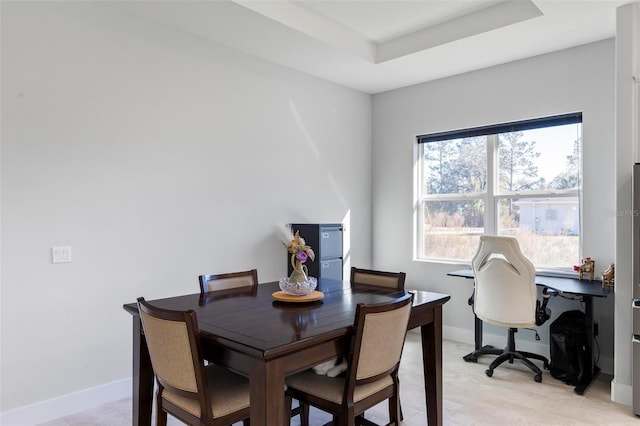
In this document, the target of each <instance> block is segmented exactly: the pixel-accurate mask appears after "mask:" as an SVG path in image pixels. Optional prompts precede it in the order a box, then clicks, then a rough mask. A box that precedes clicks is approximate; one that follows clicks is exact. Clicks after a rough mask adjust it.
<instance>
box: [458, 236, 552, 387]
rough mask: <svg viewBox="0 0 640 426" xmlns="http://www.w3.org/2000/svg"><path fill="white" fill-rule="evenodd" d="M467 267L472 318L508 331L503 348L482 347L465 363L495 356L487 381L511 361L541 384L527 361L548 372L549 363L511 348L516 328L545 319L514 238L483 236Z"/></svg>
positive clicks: (527, 265)
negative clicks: (472, 284) (470, 274)
mask: <svg viewBox="0 0 640 426" xmlns="http://www.w3.org/2000/svg"><path fill="white" fill-rule="evenodd" d="M471 266H472V268H473V272H474V275H475V288H474V294H473V300H474V305H473V309H474V312H475V314H476V316H477V317H478V318H479V319H481V320H482V321H486V322H488V323H490V324H494V325H498V326H501V327H507V328H509V336H508V340H507V346H506V348H504V349H502V350H500V349H495V348H493V347H492V346H485V347H483V348H480V349H478V350H476V351H475V352H473V353H472V354H470V355H469V356H468V357H465V360H467V361H473V362H475V361H477V357H478V356H480V355H485V354H492V355H498V357H497V358H496V359H495V360H494V361H493V362H492V363H491V365H490V366H489V368H488V369H487V370H486V371H485V372H486V374H487V376H489V377H491V376H492V375H493V370H494V369H495V368H497V367H498V366H499V365H500V364H502V363H503V362H505V361H509V363H513V360H514V359H519V360H520V361H522V362H523V363H524V364H525V365H526V366H527V367H529V368H530V369H531V370H532V371H533V372H534V373H535V376H534V379H535V381H536V382H541V381H542V371H541V370H540V368H538V367H537V366H536V365H535V364H534V363H533V362H531V361H530V360H529V359H528V358H532V359H537V360H540V361H543V362H544V368H545V369H548V368H549V360H548V359H547V358H545V357H544V356H542V355H538V354H534V353H530V352H522V351H516V348H515V333H516V332H517V331H518V328H531V327H534V326H536V325H541V322H544V321H545V320H546V319H547V318H548V315H540V314H539V313H540V310H541V309H542V311H543V313H545V311H546V303H544V304H542V305H541V304H539V303H537V302H538V301H537V294H538V293H537V289H536V284H535V274H536V272H535V268H534V266H533V264H532V263H531V262H530V261H529V259H527V258H526V257H525V256H524V255H523V254H522V252H521V251H520V246H519V245H518V240H516V239H515V238H513V237H497V236H487V235H483V236H481V237H480V244H479V246H478V251H477V252H476V254H475V256H474V257H473V259H472V261H471ZM545 317H546V318H545ZM541 318H542V320H541Z"/></svg>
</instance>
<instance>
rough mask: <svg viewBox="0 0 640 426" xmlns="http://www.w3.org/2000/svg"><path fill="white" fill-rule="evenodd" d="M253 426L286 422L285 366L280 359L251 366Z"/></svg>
mask: <svg viewBox="0 0 640 426" xmlns="http://www.w3.org/2000/svg"><path fill="white" fill-rule="evenodd" d="M249 377H251V380H249V382H250V384H251V396H250V401H251V402H250V411H249V412H250V420H251V426H268V425H282V424H284V368H283V366H282V361H281V360H280V359H276V360H272V361H266V362H260V361H259V360H256V361H255V362H254V363H253V366H252V367H251V371H250V376H249Z"/></svg>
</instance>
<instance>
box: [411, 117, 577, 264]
mask: <svg viewBox="0 0 640 426" xmlns="http://www.w3.org/2000/svg"><path fill="white" fill-rule="evenodd" d="M581 131H582V114H580V113H575V114H566V115H561V116H554V117H546V118H540V119H534V120H527V121H520V122H516V123H506V124H498V125H494V126H485V127H480V128H473V129H465V130H460V131H452V132H444V133H438V134H431V135H423V136H418V138H417V140H418V149H417V153H418V158H417V162H416V166H417V169H416V176H417V182H416V194H417V203H416V208H417V215H416V217H417V221H416V222H417V223H416V233H417V238H416V241H417V247H416V257H417V258H418V259H438V260H454V261H460V260H463V261H469V260H470V259H471V258H472V257H473V255H474V254H475V252H476V249H477V247H478V241H479V236H480V235H482V234H488V235H511V236H515V237H517V238H518V241H519V243H520V247H521V248H522V251H523V252H524V253H525V255H526V256H527V257H529V259H531V261H532V262H533V263H534V264H535V265H536V268H538V269H552V268H560V267H568V266H571V265H574V264H577V263H579V260H580V194H581V188H582V180H581V175H582V166H581V164H582V162H581V157H582V133H581Z"/></svg>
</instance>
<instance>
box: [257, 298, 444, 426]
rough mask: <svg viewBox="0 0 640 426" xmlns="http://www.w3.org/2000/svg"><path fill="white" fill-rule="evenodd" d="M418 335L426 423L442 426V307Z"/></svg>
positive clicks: (436, 308) (434, 313)
mask: <svg viewBox="0 0 640 426" xmlns="http://www.w3.org/2000/svg"><path fill="white" fill-rule="evenodd" d="M420 334H421V336H422V368H423V371H424V390H425V399H426V401H425V402H426V405H427V423H428V424H429V425H430V426H442V305H439V306H437V307H435V308H434V310H433V322H431V323H428V324H425V325H423V326H422V327H420ZM252 425H253V423H252Z"/></svg>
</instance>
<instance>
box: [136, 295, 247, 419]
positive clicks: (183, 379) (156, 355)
mask: <svg viewBox="0 0 640 426" xmlns="http://www.w3.org/2000/svg"><path fill="white" fill-rule="evenodd" d="M138 310H139V312H140V319H141V321H142V327H143V330H144V334H145V338H146V341H147V346H148V348H149V356H150V358H151V366H152V368H153V372H154V374H155V376H156V382H157V392H156V424H157V425H158V426H166V424H167V413H168V414H171V415H172V416H174V417H176V418H178V419H179V420H181V421H182V422H184V423H186V424H189V425H194V426H196V425H212V426H217V425H231V424H233V423H236V422H239V421H243V422H244V424H245V425H248V424H249V393H250V391H249V380H247V379H246V378H245V377H242V376H240V375H237V374H235V373H232V372H231V371H229V370H227V369H226V368H224V367H220V366H218V365H215V364H210V365H207V366H205V364H204V357H203V353H202V346H201V342H200V335H199V332H198V321H197V319H196V313H195V312H194V311H193V310H188V311H173V310H167V309H162V308H159V307H156V306H153V305H151V304H149V303H148V302H146V301H145V300H144V298H142V297H140V298H138Z"/></svg>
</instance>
